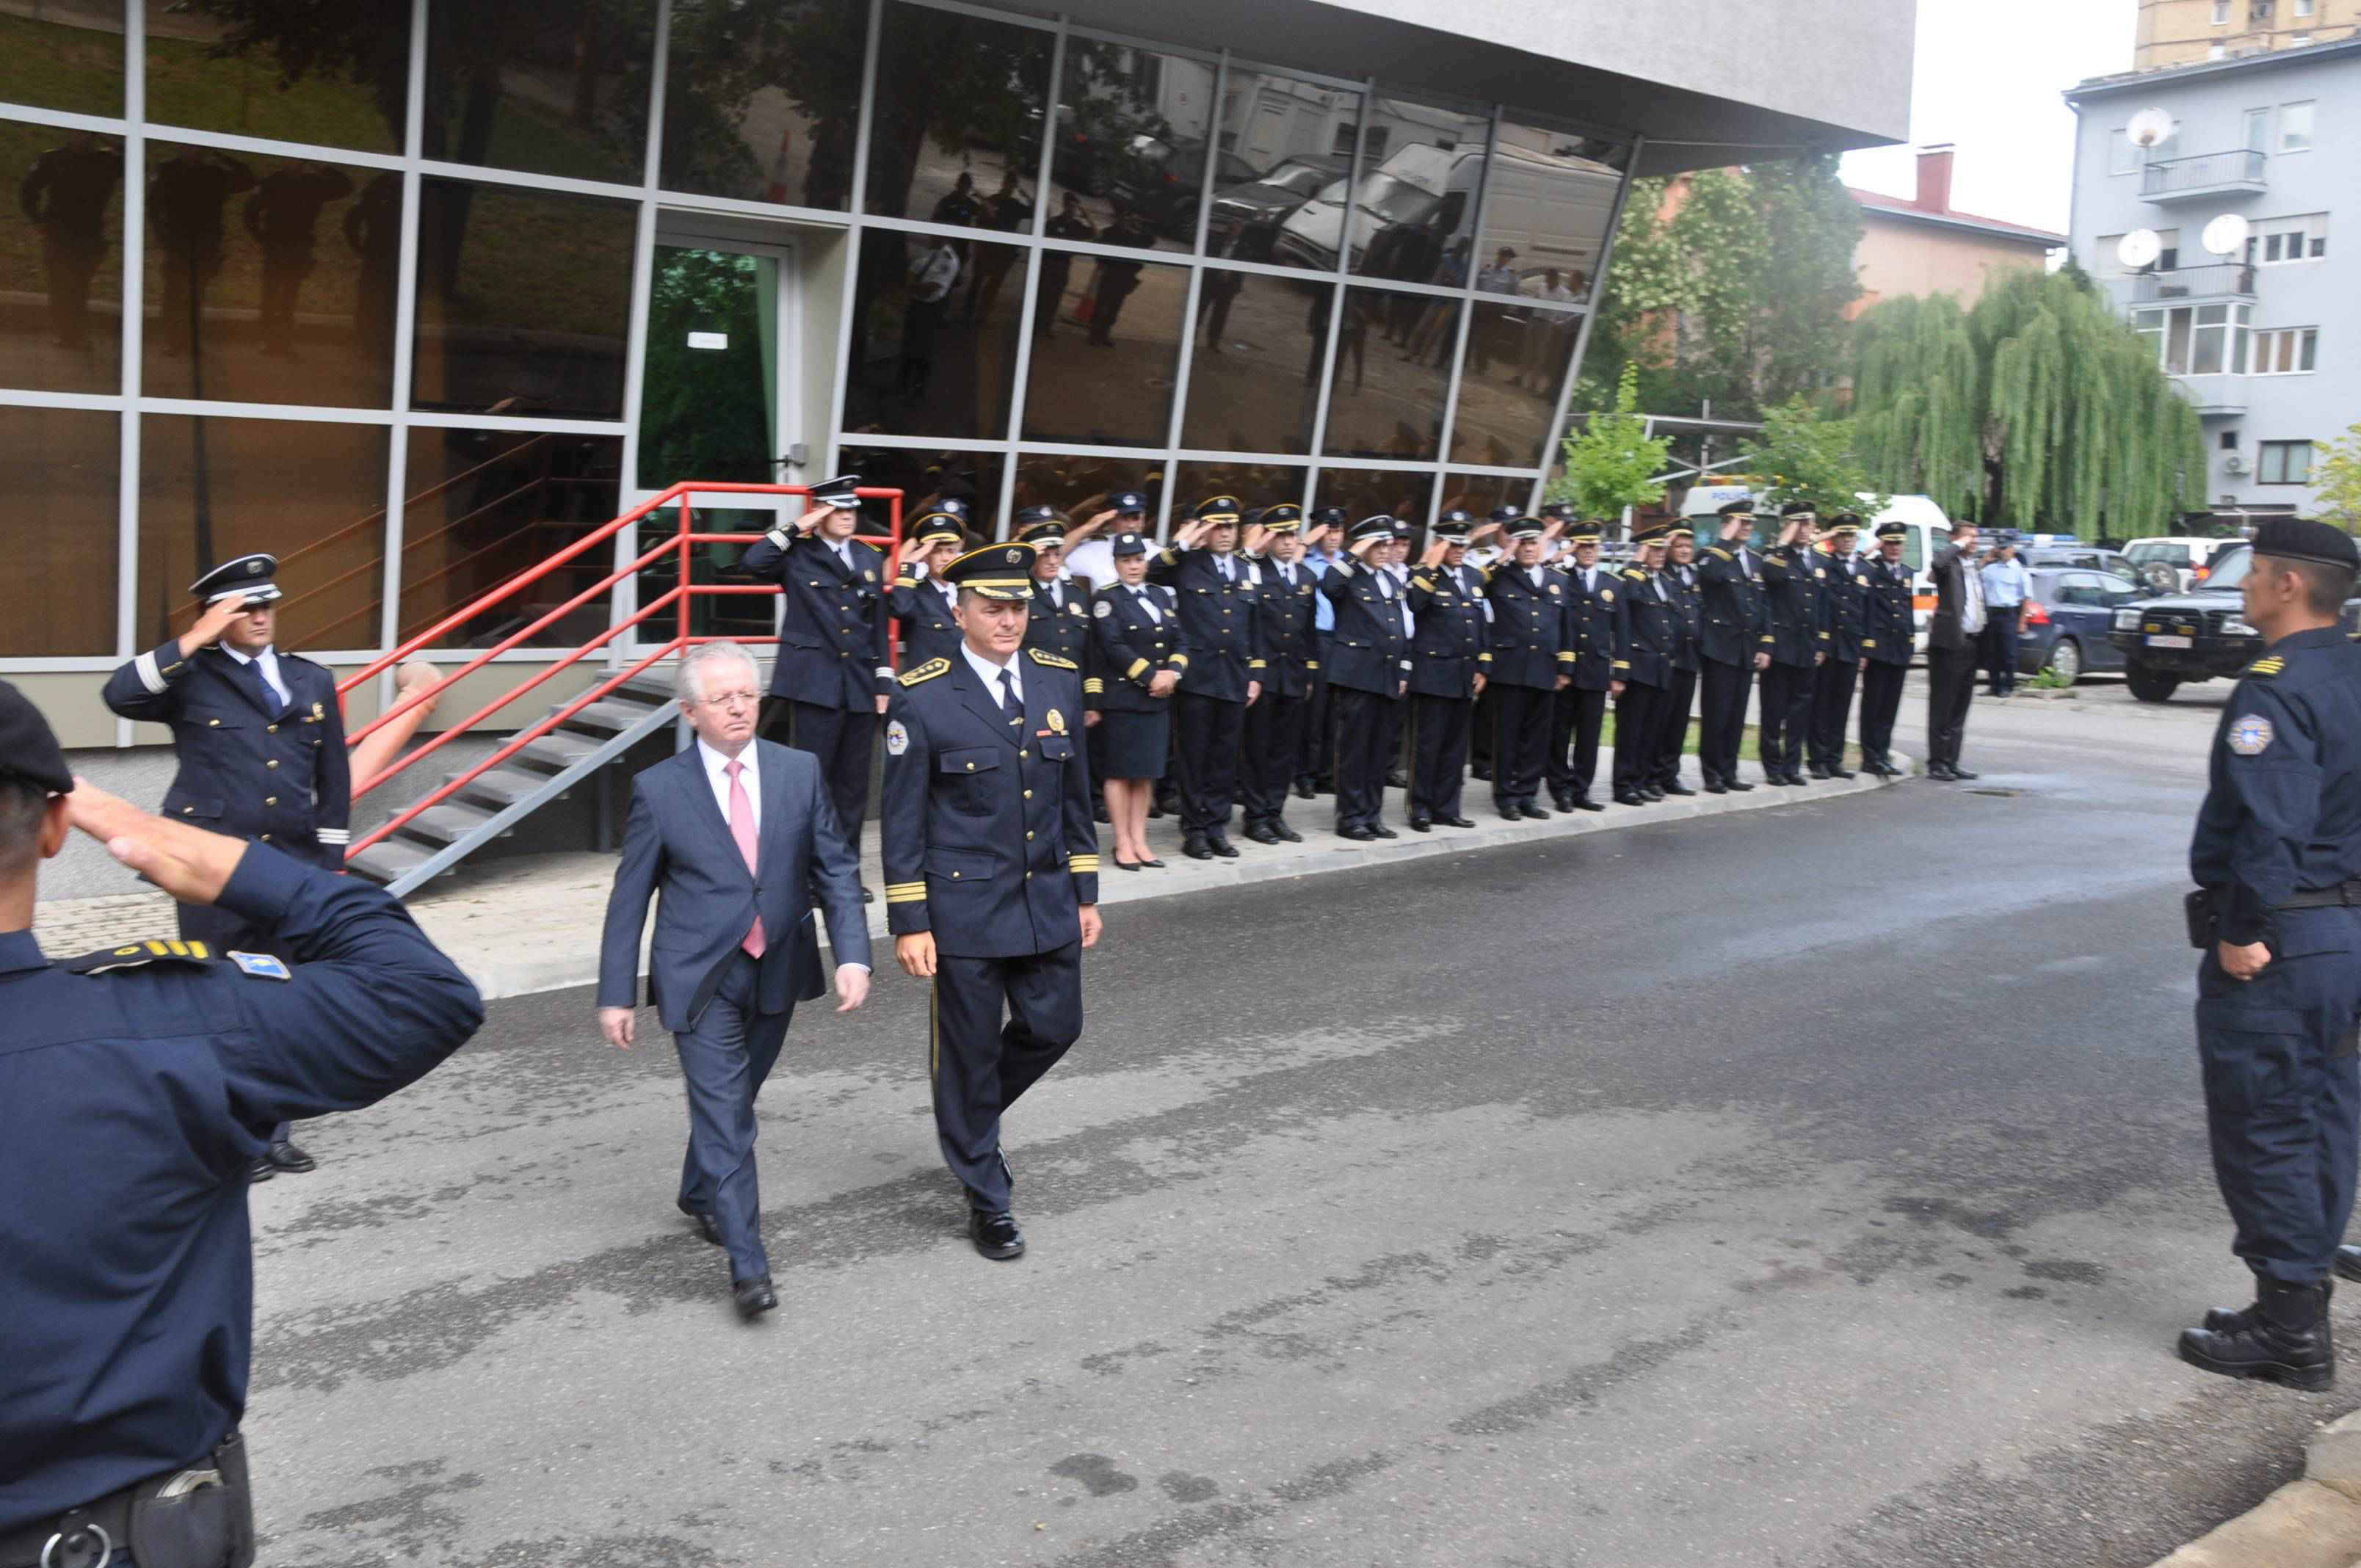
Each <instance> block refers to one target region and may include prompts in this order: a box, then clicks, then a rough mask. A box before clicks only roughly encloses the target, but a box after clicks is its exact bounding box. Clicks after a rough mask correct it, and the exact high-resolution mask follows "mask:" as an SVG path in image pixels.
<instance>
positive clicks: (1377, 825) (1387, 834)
mask: <svg viewBox="0 0 2361 1568" xmlns="http://www.w3.org/2000/svg"><path fill="white" fill-rule="evenodd" d="M1369 837H1370V838H1372V839H1399V838H1400V837H1401V835H1400V834H1399V833H1397V832H1395V831H1394V830H1393V829H1392V828H1389V827H1387V826H1386V825H1385V824H1384V823H1382V822H1372V823H1370V824H1369Z"/></svg>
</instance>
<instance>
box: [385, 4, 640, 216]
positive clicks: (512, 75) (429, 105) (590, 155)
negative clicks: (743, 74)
mask: <svg viewBox="0 0 2361 1568" xmlns="http://www.w3.org/2000/svg"><path fill="white" fill-rule="evenodd" d="M655 14H656V7H655V0H544V4H541V5H485V4H482V3H481V0H434V4H433V5H432V6H431V7H430V8H429V10H428V12H427V27H426V135H425V151H426V156H427V157H429V158H434V159H445V160H446V161H448V162H452V163H477V164H486V165H489V166H490V167H492V168H496V169H522V170H528V171H529V172H532V173H534V174H557V175H564V176H566V177H568V178H571V179H576V180H613V181H623V182H626V183H629V184H632V185H636V184H638V183H639V182H640V180H641V177H642V171H643V169H644V162H643V159H644V150H645V147H646V141H647V119H648V64H649V61H650V60H653V58H654V55H655V37H654V32H655Z"/></svg>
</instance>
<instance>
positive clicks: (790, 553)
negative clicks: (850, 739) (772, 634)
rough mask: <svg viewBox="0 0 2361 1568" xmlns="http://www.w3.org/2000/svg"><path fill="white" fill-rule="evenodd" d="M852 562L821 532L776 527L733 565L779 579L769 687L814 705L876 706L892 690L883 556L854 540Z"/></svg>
mask: <svg viewBox="0 0 2361 1568" xmlns="http://www.w3.org/2000/svg"><path fill="white" fill-rule="evenodd" d="M847 550H848V553H849V554H851V557H852V565H851V567H849V568H848V567H847V566H846V565H844V563H843V562H841V561H840V560H838V559H837V557H836V551H835V550H834V549H833V548H832V547H831V546H829V545H828V544H825V543H821V542H820V540H819V539H818V530H817V529H815V530H814V532H811V533H803V534H797V533H795V532H792V531H791V530H788V529H777V528H774V529H773V530H772V531H771V532H769V533H767V534H765V535H764V536H763V537H762V538H761V539H758V540H756V541H755V542H754V543H752V544H751V545H749V546H748V547H747V550H746V554H744V555H743V556H742V557H741V558H740V560H739V562H738V569H739V570H740V571H741V572H743V573H745V574H746V575H747V576H752V577H759V578H762V579H763V580H765V581H768V582H774V583H776V584H778V585H779V657H778V662H777V663H774V664H773V665H772V666H771V693H772V695H773V696H784V697H792V698H793V699H794V700H796V702H807V703H810V704H812V705H813V706H814V707H840V708H843V709H845V710H846V711H848V712H852V713H861V712H870V713H873V712H875V711H876V707H877V698H878V697H879V696H882V695H883V694H884V693H887V692H890V691H892V690H893V689H894V671H893V667H892V665H891V664H890V663H889V662H888V660H887V644H888V639H887V637H886V625H885V617H886V609H885V592H886V585H885V584H884V582H882V581H881V580H880V578H881V577H882V576H883V574H884V567H885V558H884V556H883V555H880V554H877V552H876V551H874V550H872V549H871V548H870V547H869V546H868V545H866V544H863V543H861V541H859V540H857V539H855V540H851V541H848V542H847Z"/></svg>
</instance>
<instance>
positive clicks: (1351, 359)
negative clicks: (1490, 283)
mask: <svg viewBox="0 0 2361 1568" xmlns="http://www.w3.org/2000/svg"><path fill="white" fill-rule="evenodd" d="M1343 316H1344V320H1343V322H1342V323H1341V324H1340V325H1339V327H1338V329H1337V334H1336V370H1335V380H1334V384H1333V386H1332V388H1331V389H1330V392H1329V396H1328V434H1327V450H1328V451H1329V452H1330V453H1332V454H1334V455H1338V456H1345V457H1395V458H1403V459H1409V460H1418V459H1431V458H1433V456H1434V455H1435V448H1436V446H1437V444H1438V443H1439V440H1440V429H1439V427H1440V426H1441V425H1442V423H1443V396H1444V387H1445V386H1446V384H1447V383H1448V381H1449V375H1450V373H1449V366H1450V363H1451V355H1452V352H1453V350H1454V349H1455V347H1456V346H1457V345H1458V342H1459V339H1458V332H1459V302H1458V301H1456V300H1446V299H1441V298H1438V297H1436V296H1433V295H1428V294H1393V293H1388V292H1386V291H1382V290H1378V289H1348V290H1346V291H1345V309H1344V312H1343ZM1397 345H1399V346H1397Z"/></svg>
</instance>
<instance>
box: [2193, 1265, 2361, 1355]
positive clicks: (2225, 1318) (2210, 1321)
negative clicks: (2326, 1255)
mask: <svg viewBox="0 0 2361 1568" xmlns="http://www.w3.org/2000/svg"><path fill="white" fill-rule="evenodd" d="M2348 1252H2349V1253H2352V1254H2354V1255H2355V1256H2354V1259H2353V1260H2352V1261H2353V1263H2354V1265H2355V1266H2356V1267H2361V1247H2352V1246H2341V1247H2338V1248H2337V1249H2336V1261H2337V1262H2338V1263H2339V1264H2344V1263H2345V1262H2346V1261H2347V1260H2346V1258H2345V1254H2346V1253H2348ZM2320 1288H2321V1289H2323V1290H2324V1291H2326V1292H2327V1300H2326V1301H2324V1302H2323V1306H2324V1305H2327V1304H2328V1303H2330V1302H2334V1300H2335V1299H2336V1281H2335V1280H2334V1279H2323V1280H2322V1281H2321V1282H2320ZM2259 1305H2261V1303H2260V1302H2258V1301H2256V1302H2249V1303H2247V1304H2246V1306H2243V1307H2213V1308H2210V1309H2208V1310H2207V1311H2206V1313H2205V1326H2206V1327H2207V1328H2209V1329H2212V1330H2213V1332H2215V1333H2217V1334H2224V1333H2228V1332H2230V1331H2231V1330H2232V1329H2235V1328H2243V1327H2245V1326H2246V1321H2247V1320H2248V1319H2249V1318H2251V1317H2253V1316H2254V1312H2255V1308H2256V1307H2257V1306H2259Z"/></svg>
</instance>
